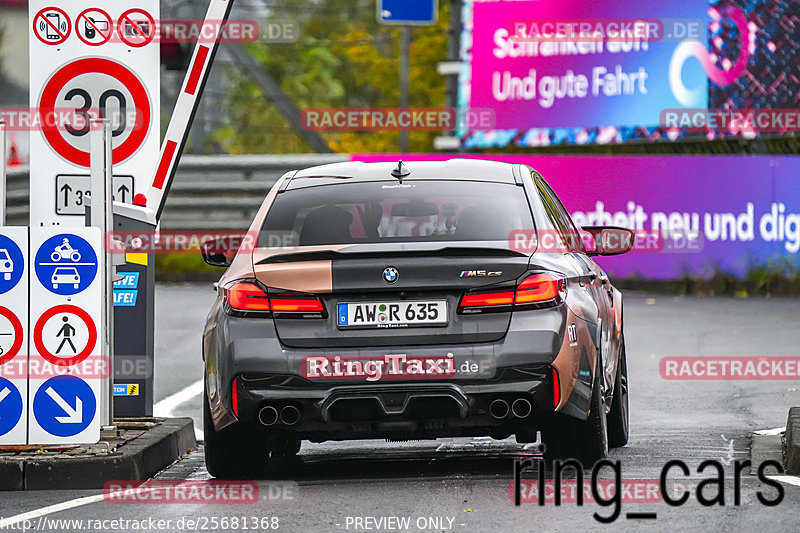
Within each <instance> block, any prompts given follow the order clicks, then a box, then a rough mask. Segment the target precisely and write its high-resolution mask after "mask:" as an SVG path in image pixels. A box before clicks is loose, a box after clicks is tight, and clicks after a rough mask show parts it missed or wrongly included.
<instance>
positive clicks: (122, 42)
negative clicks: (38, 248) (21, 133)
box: [29, 0, 161, 226]
mask: <svg viewBox="0 0 800 533" xmlns="http://www.w3.org/2000/svg"><path fill="white" fill-rule="evenodd" d="M51 3H52V2H47V1H45V0H30V2H29V9H30V16H31V26H30V27H31V35H30V39H29V43H30V47H31V48H30V50H31V58H35V60H33V61H31V73H30V79H31V86H30V95H31V108H33V109H34V110H35V111H36V115H37V116H36V117H35V118H34V120H32V124H33V123H35V124H36V125H35V126H34V128H33V129H34V131H32V132H31V182H30V185H31V224H32V225H37V226H38V225H40V224H41V225H45V226H50V225H60V226H83V225H84V219H83V217H82V215H83V214H84V213H83V210H82V209H81V208H80V207H81V206H79V205H78V206H77V207H76V205H73V204H75V203H74V202H68V204H69V205H68V206H67V207H64V205H63V197H64V195H65V190H64V186H65V184H64V183H61V182H63V179H61V182H59V179H58V176H62V177H63V176H84V175H88V174H89V167H90V163H91V161H90V147H91V137H92V135H91V125H90V120H91V119H93V118H107V119H109V120H110V121H111V129H112V136H113V139H112V145H113V165H114V175H115V176H122V175H124V176H130V177H131V179H130V181H127V182H126V183H125V186H126V188H128V187H130V188H131V189H134V190H130V191H127V190H126V191H124V192H125V194H120V195H118V197H117V198H115V199H116V200H117V201H123V202H128V203H130V202H132V200H133V198H134V197H135V195H136V194H137V193H138V192H140V191H138V190H135V187H136V186H139V185H140V184H141V186H143V187H144V186H147V184H149V183H150V181H152V176H153V174H154V173H155V166H156V164H157V161H158V158H159V151H160V121H159V115H160V107H161V98H160V69H161V65H160V52H159V44H158V42H157V40H155V39H145V38H138V39H134V38H121V36H120V35H118V32H119V31H124V30H125V28H126V27H127V26H125V25H124V24H123V25H122V26H121V27H122V30H120V29H119V27H118V26H119V25H118V24H117V22H118V21H124V20H129V19H131V20H134V22H136V21H139V20H141V21H145V22H146V24H144V23H143V24H144V25H143V26H142V27H141V28H140V31H139V33H144V32H145V30H147V35H146V37H152V35H151V32H154V31H155V29H154V28H155V25H154V24H152V23H150V21H154V20H156V19H157V18H158V14H159V10H160V5H159V0H141V1H139V2H137V4H136V6H137V7H136V9H135V10H134V11H135V13H129V11H130V9H129V7H130V6H128V7H126V6H125V4H126V3H125V2H118V3H114V2H110V3H108V2H106V3H103V5H102V9H101V8H100V7H98V4H97V3H94V4H92V3H90V2H89V1H88V0H59V2H58V10H57V11H56V10H54V9H51ZM117 4H119V5H117ZM53 13H55V14H57V15H58V21H56V17H55V15H53V16H50V15H51V14H53ZM47 17H49V18H47ZM48 22H49V23H51V24H52V25H55V26H57V27H61V26H65V25H67V26H69V27H71V28H72V30H73V31H71V32H67V31H66V30H65V31H62V32H61V33H59V35H60V36H61V37H59V36H58V35H57V36H55V37H53V38H52V39H48V38H47V35H46V33H47V31H49V29H52V28H51V26H50V24H48ZM59 24H60V25H61V26H59ZM52 31H53V32H55V30H52ZM43 34H44V35H45V38H43V37H42V35H43ZM56 37H58V38H56ZM56 42H57V43H58V44H57V46H54V45H53V43H56ZM37 119H38V120H37ZM67 185H68V186H69V187H73V185H75V186H77V185H79V184H77V183H76V184H67ZM82 186H83V185H81V187H82Z"/></svg>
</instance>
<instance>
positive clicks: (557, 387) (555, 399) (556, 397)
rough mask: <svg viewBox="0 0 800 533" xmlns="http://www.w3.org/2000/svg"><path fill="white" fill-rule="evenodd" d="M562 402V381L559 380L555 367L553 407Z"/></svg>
mask: <svg viewBox="0 0 800 533" xmlns="http://www.w3.org/2000/svg"><path fill="white" fill-rule="evenodd" d="M559 403H561V383H559V381H558V370H556V369H555V368H553V409H555V408H556V407H558V404H559Z"/></svg>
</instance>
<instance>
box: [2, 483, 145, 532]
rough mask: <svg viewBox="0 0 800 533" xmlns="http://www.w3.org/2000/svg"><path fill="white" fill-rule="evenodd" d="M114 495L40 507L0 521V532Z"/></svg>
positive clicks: (89, 497)
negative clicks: (27, 521)
mask: <svg viewBox="0 0 800 533" xmlns="http://www.w3.org/2000/svg"><path fill="white" fill-rule="evenodd" d="M153 488H155V487H153ZM153 488H140V489H137V490H140V491H147V492H150V491H151V490H153ZM114 494H116V493H109V494H105V493H103V494H96V495H94V496H84V497H83V498H76V499H74V500H69V501H66V502H63V503H57V504H55V505H48V506H47V507H42V508H41V509H36V510H35V511H28V512H27V513H22V514H18V515H17V516H12V517H10V518H3V519H2V520H0V530H5V529H11V527H12V526H14V525H15V524H19V523H20V522H24V521H26V520H33V519H34V518H41V517H43V516H47V515H49V514H53V513H59V512H61V511H68V510H70V509H75V508H76V507H83V506H84V505H91V504H93V503H98V502H102V501H103V500H104V499H105V498H106V497H108V498H112V497H114Z"/></svg>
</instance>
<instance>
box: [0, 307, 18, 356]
mask: <svg viewBox="0 0 800 533" xmlns="http://www.w3.org/2000/svg"><path fill="white" fill-rule="evenodd" d="M0 315H2V316H4V317H5V318H6V319H7V320H8V321H9V322H11V327H12V328H14V344H12V345H11V348H9V350H8V351H7V352H5V353H4V354H2V355H0V365H4V364H6V363H8V362H9V361H11V360H12V359H14V357H15V356H16V355H17V354H18V353H19V349H20V348H22V323H21V322H20V321H19V318H17V315H15V314H14V313H12V312H11V311H9V310H8V309H6V308H5V307H2V306H0Z"/></svg>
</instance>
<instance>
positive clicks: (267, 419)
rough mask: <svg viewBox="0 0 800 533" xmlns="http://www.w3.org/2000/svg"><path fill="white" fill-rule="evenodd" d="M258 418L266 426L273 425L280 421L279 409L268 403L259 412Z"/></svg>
mask: <svg viewBox="0 0 800 533" xmlns="http://www.w3.org/2000/svg"><path fill="white" fill-rule="evenodd" d="M258 420H259V422H261V423H262V424H264V425H265V426H273V425H275V422H277V421H278V410H277V409H275V408H274V407H272V406H271V405H268V406H266V407H264V408H262V409H261V411H259V412H258Z"/></svg>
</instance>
